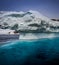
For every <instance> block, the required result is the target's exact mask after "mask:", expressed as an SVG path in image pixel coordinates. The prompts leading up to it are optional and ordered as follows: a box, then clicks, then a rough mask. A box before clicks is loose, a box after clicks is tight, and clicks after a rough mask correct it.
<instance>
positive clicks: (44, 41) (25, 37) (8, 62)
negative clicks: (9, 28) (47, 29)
mask: <svg viewBox="0 0 59 65" xmlns="http://www.w3.org/2000/svg"><path fill="white" fill-rule="evenodd" d="M0 44H1V42H0ZM57 63H58V64H57ZM50 64H52V65H53V64H55V65H59V33H49V34H48V33H34V34H33V33H28V34H27V33H26V34H20V37H19V40H16V41H10V42H5V43H4V44H2V45H0V65H50Z"/></svg>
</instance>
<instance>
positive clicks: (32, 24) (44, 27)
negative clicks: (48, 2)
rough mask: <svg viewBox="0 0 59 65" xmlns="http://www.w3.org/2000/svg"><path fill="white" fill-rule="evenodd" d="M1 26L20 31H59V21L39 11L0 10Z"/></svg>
mask: <svg viewBox="0 0 59 65" xmlns="http://www.w3.org/2000/svg"><path fill="white" fill-rule="evenodd" d="M0 28H1V29H11V30H16V31H18V32H59V22H58V21H52V20H51V19H49V18H48V17H46V16H44V15H42V14H41V13H39V12H38V11H32V10H30V11H28V12H23V11H21V12H16V11H0Z"/></svg>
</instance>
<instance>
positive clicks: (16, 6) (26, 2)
mask: <svg viewBox="0 0 59 65" xmlns="http://www.w3.org/2000/svg"><path fill="white" fill-rule="evenodd" d="M29 10H37V11H39V12H41V13H42V14H43V15H45V16H48V17H50V18H59V0H0V11H29Z"/></svg>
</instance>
